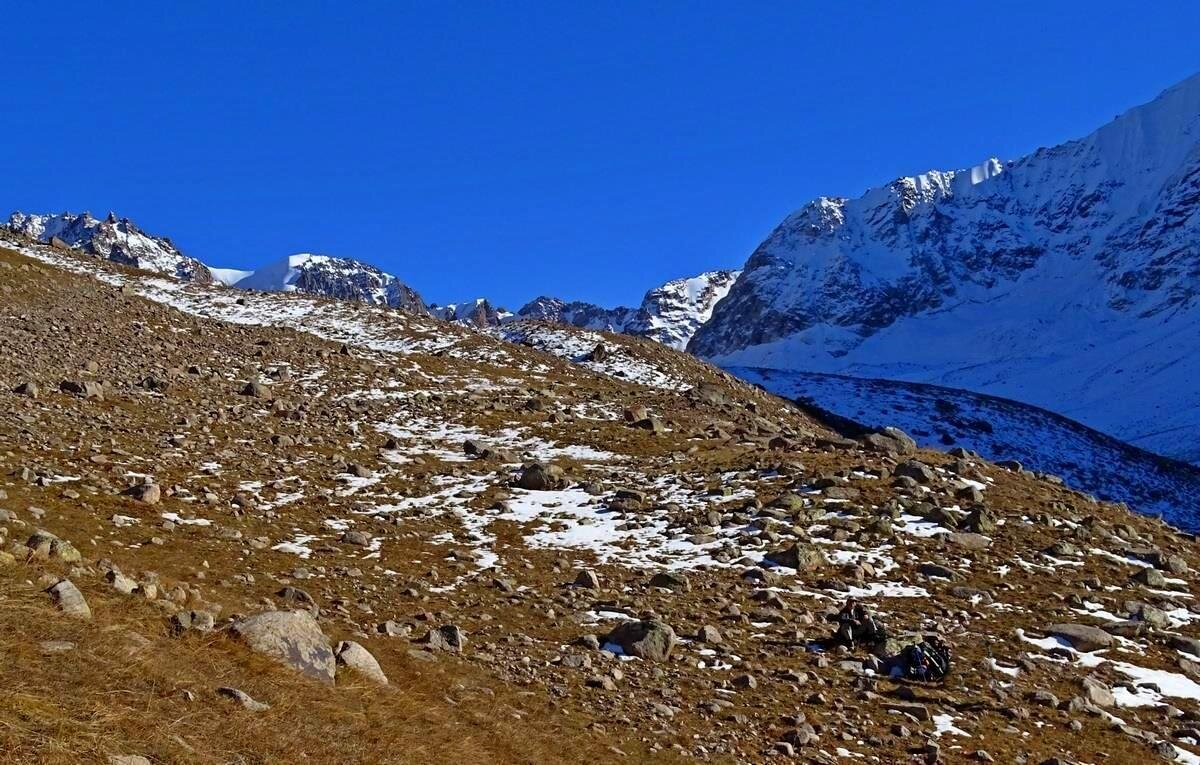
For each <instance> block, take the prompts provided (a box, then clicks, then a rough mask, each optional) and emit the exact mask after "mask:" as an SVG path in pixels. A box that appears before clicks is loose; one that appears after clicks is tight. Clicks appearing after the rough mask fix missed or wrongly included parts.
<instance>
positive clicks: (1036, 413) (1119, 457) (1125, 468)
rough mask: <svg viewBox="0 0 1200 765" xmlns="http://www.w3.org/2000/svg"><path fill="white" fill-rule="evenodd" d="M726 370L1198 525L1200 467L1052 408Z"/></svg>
mask: <svg viewBox="0 0 1200 765" xmlns="http://www.w3.org/2000/svg"><path fill="white" fill-rule="evenodd" d="M729 371H730V372H732V373H733V374H736V375H737V376H738V377H740V378H742V379H743V380H748V381H750V382H753V383H755V384H758V385H762V386H763V387H764V388H766V389H767V390H769V391H771V392H772V393H775V394H777V395H780V396H783V397H785V398H789V399H795V400H798V401H800V402H802V403H803V405H805V406H806V407H811V408H813V411H817V412H823V413H829V414H831V415H833V416H834V418H845V419H847V420H849V421H850V422H849V423H839V424H840V425H841V426H842V427H843V428H845V427H849V429H850V431H851V432H853V431H854V429H855V424H857V425H858V426H859V427H861V428H862V429H864V430H873V429H878V428H880V427H882V426H884V425H895V426H897V427H900V428H902V429H904V430H905V432H907V433H909V434H910V435H911V436H912V437H913V438H915V439H916V440H917V442H918V443H919V444H921V445H922V446H925V447H929V448H935V449H948V448H951V447H959V448H964V449H968V450H970V451H972V452H979V453H981V454H986V455H988V457H989V458H991V459H993V460H995V461H1001V462H1009V461H1015V462H1017V463H1019V464H1020V465H1021V466H1022V467H1023V468H1025V469H1027V470H1033V471H1036V472H1039V473H1045V474H1049V475H1052V476H1061V477H1062V478H1063V479H1064V480H1065V481H1066V482H1067V483H1068V484H1070V485H1071V486H1075V487H1077V488H1081V489H1086V490H1087V491H1089V492H1092V493H1094V494H1096V495H1098V496H1100V497H1102V498H1104V499H1107V500H1109V501H1112V502H1125V503H1126V504H1128V505H1129V506H1130V508H1132V509H1133V510H1135V511H1137V512H1140V513H1147V514H1158V515H1162V516H1163V517H1164V518H1166V519H1167V520H1168V521H1170V522H1171V523H1174V524H1176V525H1178V526H1181V527H1183V528H1187V529H1191V530H1193V531H1194V530H1200V467H1196V466H1195V465H1192V464H1189V463H1186V462H1178V461H1176V460H1172V459H1167V458H1165V457H1160V456H1158V455H1156V454H1152V453H1150V452H1147V451H1143V450H1141V449H1138V448H1137V447H1134V446H1130V445H1129V444H1126V443H1124V442H1122V441H1118V440H1117V439H1115V438H1113V437H1111V436H1106V435H1104V434H1103V433H1099V432H1097V431H1095V430H1092V429H1091V428H1088V427H1085V426H1083V425H1080V424H1079V423H1077V422H1073V421H1072V420H1069V419H1067V418H1065V417H1062V416H1060V415H1057V414H1054V413H1053V412H1047V411H1045V410H1043V409H1038V408H1037V407H1033V406H1029V405H1028V404H1021V403H1018V402H1016V401H1010V400H1007V399H1002V398H996V397H994V396H983V395H980V394H978V393H971V392H969V391H963V390H955V389H953V388H942V387H939V386H936V385H924V384H918V383H904V382H897V381H894V380H864V379H862V378H857V377H846V376H844V375H825V374H816V373H812V372H788V371H781V370H777V369H753V368H744V367H743V368H734V369H730V370H729ZM836 421H837V420H836V419H834V420H831V422H836Z"/></svg>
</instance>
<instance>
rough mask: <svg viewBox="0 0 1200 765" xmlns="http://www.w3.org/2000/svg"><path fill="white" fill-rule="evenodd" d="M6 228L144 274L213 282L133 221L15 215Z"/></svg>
mask: <svg viewBox="0 0 1200 765" xmlns="http://www.w3.org/2000/svg"><path fill="white" fill-rule="evenodd" d="M5 227H6V228H8V229H9V230H10V231H15V232H17V233H19V234H24V235H25V236H27V237H29V238H31V239H35V240H37V241H39V242H45V243H54V244H57V245H58V246H61V247H69V248H71V249H76V250H80V251H82V252H87V253H89V254H92V255H96V256H98V257H101V258H105V259H107V260H111V261H113V262H114V263H120V264H122V265H126V266H132V267H133V268H140V269H142V270H144V271H154V272H157V273H161V274H168V275H170V276H173V277H175V278H177V279H182V280H184V281H191V282H201V283H208V282H211V281H212V280H213V275H212V273H211V272H210V271H209V269H208V267H207V266H205V265H204V264H203V263H201V262H200V261H198V260H196V259H195V258H189V257H188V256H186V255H184V254H183V253H182V252H180V251H179V249H178V248H177V247H175V245H174V244H172V243H171V240H170V239H167V238H166V237H160V236H153V235H151V234H147V233H146V232H144V231H142V230H141V229H139V228H138V227H137V226H135V225H134V224H133V221H131V220H129V219H128V218H119V219H118V218H117V216H116V215H114V214H113V213H109V214H108V217H107V218H105V219H104V220H100V219H98V218H94V217H92V214H91V213H87V212H85V213H81V214H75V213H70V212H64V213H58V214H50V215H29V214H26V213H22V212H14V213H13V214H12V215H11V216H10V217H9V219H8V223H7V224H6V226H5Z"/></svg>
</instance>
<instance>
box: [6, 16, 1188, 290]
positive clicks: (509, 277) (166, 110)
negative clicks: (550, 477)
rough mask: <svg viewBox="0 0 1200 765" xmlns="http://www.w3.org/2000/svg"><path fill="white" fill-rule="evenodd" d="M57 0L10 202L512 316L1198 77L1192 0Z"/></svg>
mask: <svg viewBox="0 0 1200 765" xmlns="http://www.w3.org/2000/svg"><path fill="white" fill-rule="evenodd" d="M44 5H45V6H46V7H45V8H39V9H38V10H33V9H32V4H26V6H25V7H24V8H22V9H21V10H17V8H16V6H14V7H13V8H11V9H9V11H8V12H7V13H6V14H5V18H6V19H7V20H8V22H9V23H8V25H7V29H6V31H4V32H3V33H2V43H0V64H2V65H3V71H4V72H5V73H6V77H5V83H4V87H3V89H2V91H0V93H2V95H0V98H2V99H3V106H2V107H0V108H2V110H3V111H2V114H3V117H0V146H2V147H3V165H2V171H3V172H2V176H0V207H7V208H11V209H22V210H29V211H61V210H64V209H71V210H82V209H90V210H91V211H92V212H93V213H96V214H102V213H104V212H107V211H108V210H110V209H111V210H115V211H117V212H118V213H119V214H121V215H125V216H128V217H130V218H132V219H134V220H135V221H136V222H138V223H139V224H140V225H141V226H142V227H143V228H145V229H146V230H148V231H151V232H153V233H159V234H164V235H168V236H171V237H173V238H174V240H175V241H176V243H177V244H179V246H180V247H181V248H182V249H183V250H184V251H185V252H187V253H188V254H191V255H194V256H196V257H199V258H201V259H202V260H204V261H206V262H208V263H210V264H213V265H218V266H236V267H253V266H256V265H261V264H263V263H264V262H267V261H269V260H273V259H276V258H279V257H282V256H284V255H287V254H290V253H293V252H299V251H317V252H324V253H328V254H336V255H345V256H350V257H356V258H361V259H364V260H367V261H370V262H373V263H375V264H377V265H379V266H381V267H383V268H385V269H386V270H389V271H392V272H394V273H396V274H398V275H400V276H401V277H402V278H404V279H405V280H406V281H408V282H409V283H411V284H412V285H413V286H415V287H417V288H418V289H419V290H420V291H421V292H422V293H423V294H424V295H425V297H426V299H427V300H430V301H437V302H445V301H447V300H453V299H456V298H465V297H471V296H475V295H477V294H482V295H487V296H491V297H493V298H495V299H497V300H498V301H499V302H501V303H502V304H507V305H509V306H510V307H513V308H515V307H517V306H519V304H520V303H522V302H523V301H525V300H527V299H529V298H532V297H534V296H535V295H536V294H540V293H549V294H556V295H560V296H563V297H567V298H579V299H588V300H593V301H597V302H601V303H606V304H613V303H617V302H627V303H628V302H635V301H637V300H638V299H639V298H640V296H641V293H642V292H643V291H644V290H645V289H646V288H648V287H650V286H654V285H655V284H656V283H659V282H661V281H664V280H666V279H668V278H673V277H677V276H683V275H687V274H691V273H695V272H699V271H701V270H704V269H708V268H717V267H736V266H739V265H740V264H741V263H742V262H743V261H744V260H745V258H746V256H747V255H748V254H749V253H750V251H751V250H752V249H753V248H754V246H755V245H756V244H757V243H758V242H759V241H760V240H761V239H762V238H763V237H765V236H766V234H767V233H769V231H770V229H771V228H772V227H773V226H774V225H775V224H776V223H777V222H779V220H780V219H781V218H782V217H783V216H784V215H785V214H787V213H788V212H790V211H791V210H793V209H794V208H796V207H798V206H800V205H801V204H803V203H804V202H805V201H806V200H808V199H809V198H811V197H813V196H816V195H818V194H836V195H848V196H853V195H857V194H860V193H861V192H862V191H863V190H865V189H866V188H867V187H868V186H871V185H877V184H879V183H882V182H885V181H888V180H890V179H892V178H894V177H896V176H899V175H904V174H911V173H916V172H921V171H924V170H927V169H929V168H933V167H936V168H954V167H962V166H968V165H973V164H976V163H978V162H980V161H981V160H983V159H985V158H987V157H988V156H992V155H996V156H1000V157H1002V158H1012V157H1015V156H1018V155H1020V154H1023V153H1026V152H1029V151H1031V150H1033V149H1035V148H1037V147H1038V146H1044V145H1050V144H1054V143H1057V142H1059V141H1062V140H1064V139H1067V138H1072V137H1076V136H1079V135H1083V134H1085V133H1088V132H1090V131H1091V130H1092V129H1094V128H1095V127H1098V126H1099V125H1100V124H1101V123H1103V122H1105V121H1107V120H1109V119H1111V118H1112V117H1113V116H1115V115H1116V114H1117V113H1118V112H1120V111H1122V110H1124V109H1126V108H1128V107H1130V106H1134V105H1136V104H1138V103H1140V102H1143V101H1146V100H1149V99H1150V98H1153V97H1154V96H1155V95H1156V94H1157V93H1158V92H1159V91H1161V90H1162V89H1164V88H1166V87H1167V86H1169V85H1171V84H1173V83H1174V82H1176V81H1178V80H1181V79H1183V78H1185V77H1186V76H1188V75H1190V74H1192V73H1194V72H1195V71H1197V70H1200V46H1198V45H1197V43H1196V30H1197V29H1200V4H1196V3H1171V4H1168V3H1153V4H1149V5H1139V4H1136V3H1128V2H1122V3H1108V2H1103V3H1102V2H1087V3H1077V4H1076V3H1072V4H1068V3H1060V2H1045V0H1041V1H1040V2H1020V3H1017V2H1005V3H998V4H993V3H982V2H978V3H977V2H947V3H932V2H921V3H905V4H898V3H895V2H878V3H872V2H867V3H829V2H822V3H802V2H780V3H765V2H755V3H726V4H717V3H708V2H686V3H685V2H679V3H647V2H629V3H622V2H607V1H606V2H600V3H593V2H571V3H556V2H539V3H533V2H529V3H526V2H511V1H508V0H506V1H504V2H487V3H482V2H480V3H465V2H427V3H401V2H389V3H379V4H367V3H333V2H328V3H312V2H288V3H282V2H279V3H267V2H261V3H259V2H251V3H238V4H229V5H225V6H223V7H219V6H218V4H217V3H155V4H149V3H145V4H132V3H121V2H117V3H112V4H108V3H83V4H78V5H76V4H73V3H51V4H44ZM349 6H354V7H353V8H351V7H349Z"/></svg>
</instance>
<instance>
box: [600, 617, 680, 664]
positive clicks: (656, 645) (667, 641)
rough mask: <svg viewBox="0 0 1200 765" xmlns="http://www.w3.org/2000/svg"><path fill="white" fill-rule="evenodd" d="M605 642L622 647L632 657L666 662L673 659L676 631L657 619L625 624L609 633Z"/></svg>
mask: <svg viewBox="0 0 1200 765" xmlns="http://www.w3.org/2000/svg"><path fill="white" fill-rule="evenodd" d="M604 640H605V642H606V643H612V644H613V645H616V646H620V648H621V650H622V651H624V652H625V653H626V654H628V655H630V656H637V657H639V658H642V659H647V660H649V661H666V660H667V659H669V658H671V651H672V650H673V649H674V648H675V630H673V629H671V625H669V624H667V623H666V622H660V621H658V620H657V619H647V620H644V621H637V622H625V623H624V624H621V625H618V626H617V627H616V629H614V630H613V631H612V632H610V633H608V635H607V636H606V637H605V639H604Z"/></svg>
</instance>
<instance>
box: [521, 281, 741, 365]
mask: <svg viewBox="0 0 1200 765" xmlns="http://www.w3.org/2000/svg"><path fill="white" fill-rule="evenodd" d="M739 274H740V272H739V271H708V272H705V273H703V274H700V275H698V276H692V277H687V278H683V279H674V280H672V281H669V282H667V283H666V284H664V285H662V286H661V287H656V288H654V289H652V290H650V291H649V292H647V293H646V295H645V297H643V298H642V303H641V305H640V306H639V307H637V308H626V307H617V308H602V307H600V306H598V305H594V304H592V303H583V302H571V303H568V302H565V301H563V300H559V299H558V298H552V297H545V296H543V297H539V298H536V299H534V300H532V301H530V302H529V303H527V304H526V305H524V306H523V307H522V308H521V310H519V311H517V315H516V318H519V319H538V320H541V321H552V322H556V323H559V324H570V325H572V326H576V327H581V328H583V329H593V330H603V331H606V332H619V333H622V334H626V335H636V336H639V337H647V338H650V339H652V340H655V341H657V342H660V343H662V344H663V345H668V346H671V347H672V348H677V349H680V350H682V349H683V348H684V347H685V346H686V345H687V343H688V340H690V339H691V337H692V335H693V334H695V332H696V330H697V329H698V328H699V327H700V325H701V324H703V323H704V322H706V321H708V319H709V317H710V316H711V315H712V311H713V308H714V307H715V306H716V304H717V303H718V302H719V301H720V300H721V299H722V298H724V297H725V295H726V294H727V293H728V292H729V288H730V287H732V286H733V283H734V282H735V281H736V280H737V278H738V275H739Z"/></svg>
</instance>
